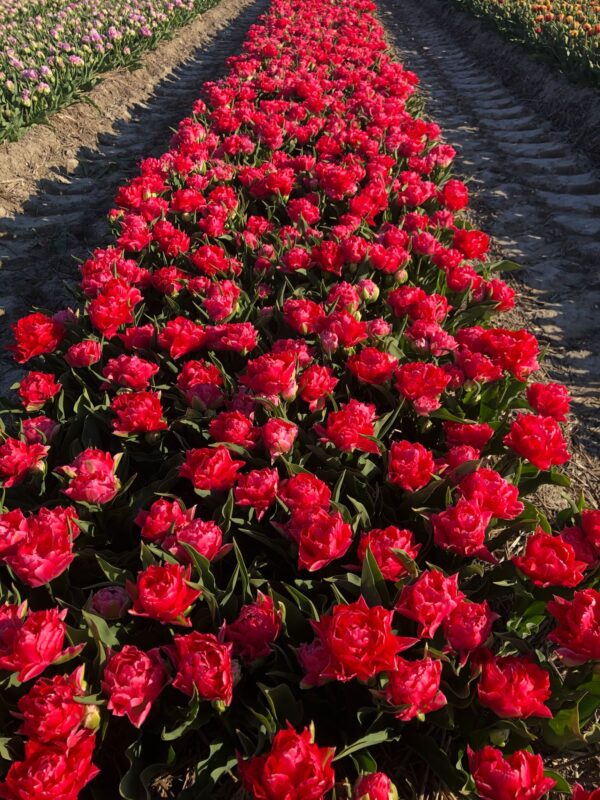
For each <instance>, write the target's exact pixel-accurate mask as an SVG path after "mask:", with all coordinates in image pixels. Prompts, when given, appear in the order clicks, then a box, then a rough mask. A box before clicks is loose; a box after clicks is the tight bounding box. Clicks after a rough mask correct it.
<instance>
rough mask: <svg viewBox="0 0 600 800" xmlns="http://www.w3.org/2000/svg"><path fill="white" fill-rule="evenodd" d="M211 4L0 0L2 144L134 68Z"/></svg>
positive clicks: (200, 0)
mask: <svg viewBox="0 0 600 800" xmlns="http://www.w3.org/2000/svg"><path fill="white" fill-rule="evenodd" d="M211 5H214V0H116V2H113V3H111V4H110V5H108V4H106V3H103V2H100V1H97V2H91V3H88V2H81V0H75V2H65V0H41V2H39V0H24V2H13V1H12V0H1V2H0V142H1V141H2V140H3V139H7V138H9V139H11V138H15V137H18V136H19V135H21V134H22V132H23V129H24V128H26V127H27V126H28V125H30V124H31V123H33V122H39V121H41V120H43V119H45V118H46V117H47V116H48V114H50V113H52V112H54V111H56V110H57V109H59V108H61V107H63V106H65V105H68V104H70V103H72V102H73V101H74V100H75V99H76V98H77V97H79V96H81V94H82V92H84V91H85V90H87V89H89V88H90V87H91V86H93V85H94V83H95V82H96V81H97V80H98V78H99V76H100V75H101V73H103V72H106V71H107V70H111V69H117V68H119V67H131V66H134V65H135V64H136V63H137V62H138V61H139V59H140V56H141V55H142V54H143V53H144V52H145V51H147V50H150V49H152V48H153V47H156V44H157V42H159V41H160V40H161V39H162V38H164V37H165V36H167V35H169V34H170V33H171V32H172V31H173V30H174V29H175V28H177V27H180V26H181V25H184V24H185V23H186V22H189V21H190V20H191V19H193V17H194V16H196V15H197V14H199V13H201V12H202V11H205V10H206V9H207V8H210V7H211Z"/></svg>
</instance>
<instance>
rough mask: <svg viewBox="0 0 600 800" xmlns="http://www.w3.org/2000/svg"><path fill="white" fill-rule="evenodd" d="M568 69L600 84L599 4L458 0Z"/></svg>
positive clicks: (567, 0) (556, 0) (559, 0)
mask: <svg viewBox="0 0 600 800" xmlns="http://www.w3.org/2000/svg"><path fill="white" fill-rule="evenodd" d="M457 2H458V4H459V5H460V6H462V7H464V8H466V9H468V10H469V11H471V12H473V13H474V14H476V15H477V16H478V17H480V18H482V19H484V20H489V21H491V22H492V23H493V24H494V25H495V26H496V27H498V28H499V30H500V31H502V33H504V34H506V35H507V36H508V37H509V38H511V39H512V40H513V41H516V42H519V43H521V44H524V45H525V46H526V47H528V48H531V49H532V50H534V51H535V52H537V53H539V54H540V55H541V56H543V57H544V58H546V59H547V60H549V61H550V62H551V63H553V64H555V65H556V66H559V67H560V68H561V69H563V70H565V72H567V73H569V74H572V75H574V76H576V77H578V78H582V79H584V80H586V81H588V82H591V83H592V84H594V85H596V86H598V85H600V4H599V3H597V2H593V1H590V2H579V1H578V0H542V2H533V0H457Z"/></svg>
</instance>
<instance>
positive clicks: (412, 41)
mask: <svg viewBox="0 0 600 800" xmlns="http://www.w3.org/2000/svg"><path fill="white" fill-rule="evenodd" d="M379 9H380V11H379V13H380V17H381V20H382V22H383V24H384V26H385V27H386V29H387V32H388V38H389V41H390V44H391V45H392V46H393V47H394V48H395V49H396V51H397V52H398V55H399V58H400V60H402V61H403V62H404V63H405V64H406V66H407V67H408V68H409V69H413V70H414V71H415V72H416V73H417V74H418V76H419V79H420V84H421V91H422V93H423V95H424V98H425V102H426V107H427V110H428V113H429V114H430V115H431V117H432V118H433V119H434V120H435V121H436V122H438V123H439V125H440V126H441V128H442V131H443V133H444V136H445V138H446V140H447V141H448V142H449V143H450V144H452V145H453V146H455V147H456V148H457V150H458V157H457V162H456V168H457V171H458V172H460V173H462V174H463V175H464V176H468V180H469V188H470V191H471V194H472V200H473V203H472V204H473V210H474V213H475V216H476V218H477V220H478V222H479V224H481V225H482V227H483V228H484V229H485V230H486V231H487V232H488V233H491V234H492V235H493V236H494V238H495V245H494V246H495V249H496V252H497V254H498V255H500V256H501V257H503V258H508V259H510V260H513V261H516V262H518V263H519V264H521V265H522V266H523V268H524V269H523V271H522V272H521V273H514V274H515V275H517V276H518V277H517V278H516V279H515V282H516V283H517V284H518V285H517V287H516V288H517V289H518V292H519V308H518V311H517V315H516V317H514V318H513V321H514V320H515V319H517V321H518V322H519V323H520V324H521V325H524V326H526V327H527V328H528V329H529V330H531V331H532V332H533V333H535V334H536V335H537V336H538V338H539V339H540V341H541V342H542V344H543V345H545V347H546V348H547V352H546V359H545V367H546V370H547V372H548V374H549V376H550V377H551V378H552V379H554V380H559V381H561V382H563V383H565V384H566V385H567V386H568V387H569V389H570V391H571V394H572V396H573V410H574V419H573V424H572V426H571V431H570V433H571V438H572V441H573V450H574V459H573V465H572V467H571V471H572V477H573V478H574V482H575V484H576V486H577V487H578V488H581V489H583V490H584V492H585V494H586V495H587V497H588V498H589V499H590V500H591V501H593V500H594V498H596V501H597V499H598V496H599V490H600V350H599V342H600V314H599V309H600V274H599V271H598V263H599V261H600V169H599V167H598V165H597V163H596V162H597V160H598V158H600V92H597V91H595V90H593V89H587V88H584V89H582V88H580V87H577V86H575V85H574V84H571V83H570V82H568V80H567V79H566V78H565V77H564V76H562V75H561V74H560V73H559V72H558V71H555V70H553V69H552V68H551V67H550V66H548V65H547V64H544V63H540V62H539V61H537V60H536V59H534V58H532V57H531V56H529V55H528V54H527V53H526V51H525V50H524V49H523V48H520V47H517V46H515V45H512V44H510V43H509V42H507V41H506V40H504V39H502V38H501V37H500V36H499V35H498V34H496V33H494V32H493V31H489V30H487V29H485V28H484V27H483V26H482V25H481V23H480V22H479V21H478V20H476V19H474V18H473V17H471V16H470V15H468V14H466V13H465V12H463V11H460V10H457V9H456V7H455V6H454V5H453V4H452V3H448V2H447V1H446V0H380V2H379ZM547 500H548V501H549V502H552V498H550V497H548V498H547ZM561 502H562V501H561ZM552 504H553V503H552ZM563 505H564V504H563Z"/></svg>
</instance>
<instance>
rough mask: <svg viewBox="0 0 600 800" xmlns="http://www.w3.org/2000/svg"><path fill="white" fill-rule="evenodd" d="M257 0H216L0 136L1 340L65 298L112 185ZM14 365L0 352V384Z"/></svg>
mask: <svg viewBox="0 0 600 800" xmlns="http://www.w3.org/2000/svg"><path fill="white" fill-rule="evenodd" d="M265 6H266V0H222V1H221V2H220V3H219V5H217V6H215V7H214V8H212V9H210V10H209V11H207V12H205V13H204V14H202V15H201V16H199V17H198V18H197V19H196V20H194V22H192V23H191V24H190V25H188V26H186V27H185V28H181V29H180V30H179V31H177V32H176V34H175V35H174V37H173V38H172V39H170V40H168V41H163V42H162V43H161V44H160V45H159V46H158V48H157V49H156V50H154V51H152V52H151V53H148V54H146V55H145V56H144V58H143V59H142V66H141V68H140V69H138V70H136V71H135V72H130V71H127V70H117V71H114V72H109V73H106V75H105V77H104V78H103V80H102V82H101V83H99V84H98V85H97V86H95V87H94V88H93V89H92V90H91V91H90V92H89V94H88V95H87V96H86V98H85V99H84V100H82V101H81V102H78V103H76V104H75V105H72V106H70V107H68V108H66V109H64V110H62V111H60V112H59V113H57V114H55V115H54V116H53V117H51V119H50V121H49V123H48V124H44V125H36V126H34V127H32V128H30V129H29V130H28V131H27V133H26V134H25V135H24V136H23V137H22V138H21V139H20V140H19V141H18V142H4V143H2V144H0V348H1V349H2V351H4V347H5V346H6V344H7V342H8V340H9V337H10V323H12V322H14V320H15V319H17V318H18V317H19V316H21V315H22V314H24V313H26V312H27V311H28V310H30V308H31V307H32V306H40V307H42V308H48V309H50V310H56V309H57V308H60V307H62V306H64V305H65V304H68V303H69V302H72V296H71V292H70V291H69V290H68V289H67V288H66V286H65V282H71V283H73V282H75V281H76V280H77V276H78V270H77V260H82V259H84V258H86V256H87V255H88V254H89V252H90V251H91V250H92V249H93V248H95V247H99V246H101V245H102V244H104V243H106V242H107V241H108V238H109V234H110V230H109V226H108V223H107V221H106V214H107V212H108V210H109V208H110V206H111V201H112V199H113V197H114V194H115V191H116V189H117V188H118V186H120V185H121V184H122V183H123V182H124V181H125V180H126V179H127V178H128V177H130V176H132V175H133V174H135V171H136V169H137V164H138V163H139V161H140V160H141V159H142V158H145V157H147V156H151V155H157V154H159V153H160V152H162V151H164V149H165V148H166V147H167V144H168V141H169V137H170V135H171V131H172V130H173V129H174V128H175V127H176V126H177V123H178V122H179V120H180V119H182V118H183V117H185V116H186V115H187V114H188V113H189V112H190V110H191V106H192V103H193V101H194V100H195V99H196V98H197V97H198V95H199V92H200V88H201V86H202V84H203V83H204V82H205V81H207V80H212V79H214V78H215V77H217V76H218V75H219V74H220V73H221V72H222V71H223V70H224V69H225V66H226V65H225V61H226V59H227V57H228V56H230V55H233V54H234V53H236V52H238V51H239V50H240V48H241V46H242V44H243V41H244V38H245V36H246V33H247V31H248V27H249V26H250V25H251V24H252V23H253V22H254V21H255V20H256V18H257V17H258V15H259V14H260V13H261V12H262V11H263V9H264V8H265ZM18 375H19V370H18V369H17V368H16V366H15V365H14V364H13V362H12V359H10V358H9V357H8V356H7V355H5V353H4V352H1V353H0V393H2V392H3V391H5V390H6V389H7V387H8V386H10V384H11V383H12V382H13V381H14V380H15V379H16V378H17V377H18Z"/></svg>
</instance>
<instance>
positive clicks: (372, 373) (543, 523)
mask: <svg viewBox="0 0 600 800" xmlns="http://www.w3.org/2000/svg"><path fill="white" fill-rule="evenodd" d="M510 1H511V2H512V0H510ZM265 8H266V10H265V11H264V13H262V14H261V15H260V16H259V17H258V20H257V22H256V23H255V24H253V25H252V26H251V27H250V28H249V30H248V32H247V35H246V40H245V45H244V47H243V50H242V52H241V53H240V54H238V55H236V56H233V57H231V58H228V60H227V71H226V73H225V74H224V76H223V77H221V78H219V79H218V80H214V81H209V82H207V83H205V84H204V85H203V86H198V97H197V100H196V102H195V103H194V105H193V107H192V108H189V109H182V119H181V122H180V124H179V126H178V128H177V130H176V131H174V133H173V135H172V138H171V141H170V142H169V143H165V150H164V153H163V154H162V155H158V156H152V157H148V158H146V159H144V160H143V161H142V162H141V163H140V164H139V170H138V173H137V174H136V176H135V177H133V178H132V179H131V180H129V181H128V182H127V183H126V184H124V185H122V186H121V187H120V188H119V190H118V192H117V194H116V197H115V200H114V203H113V205H112V208H111V210H110V213H109V219H110V223H111V226H112V231H113V235H112V239H111V241H110V242H109V243H108V244H106V245H104V246H101V247H97V248H96V249H95V250H94V251H93V252H92V253H90V254H89V257H88V258H87V259H86V260H85V261H84V262H83V263H81V265H80V274H79V277H78V280H79V283H78V286H77V288H76V290H75V297H74V299H73V302H72V304H71V306H70V307H67V308H64V309H61V310H59V311H58V312H53V311H49V310H45V309H43V308H36V309H33V310H32V311H31V312H30V313H27V314H26V315H25V316H22V317H21V318H20V319H18V321H16V322H15V323H14V324H13V325H12V345H11V352H12V356H13V358H14V360H15V362H16V363H17V364H18V365H20V366H21V367H22V368H23V375H22V377H21V378H20V380H19V381H18V383H17V384H16V385H15V386H14V387H13V390H12V394H11V396H10V398H8V400H7V401H6V403H5V404H4V406H3V407H2V408H3V411H2V417H0V419H1V420H3V422H2V426H1V428H0V488H1V490H2V491H1V494H0V592H1V597H0V687H1V697H2V704H1V706H0V714H1V715H2V732H1V734H0V798H4V800H77V798H81V800H109V798H110V800H113V798H124V800H158V799H159V798H181V800H203V799H206V800H209V798H212V799H214V800H225V798H234V799H237V800H242V799H243V798H246V799H247V800H398V798H431V799H432V800H433V798H434V797H435V798H440V797H444V798H446V797H447V798H458V797H464V798H471V799H472V800H475V799H476V798H480V800H515V799H517V800H539V799H540V798H542V797H546V796H548V797H550V798H556V799H557V800H558V798H566V797H568V796H569V797H571V796H572V798H573V800H598V798H599V796H600V787H599V786H598V785H597V770H596V772H595V773H593V774H592V773H589V775H587V776H586V774H585V771H584V772H583V773H582V772H577V773H575V774H574V773H573V772H572V771H571V770H570V769H569V768H567V766H565V768H564V769H563V768H562V767H561V764H563V763H564V764H565V765H567V764H570V763H571V762H572V760H573V758H577V757H579V758H583V757H586V756H588V757H591V758H592V759H593V758H594V756H593V753H594V748H597V747H598V743H599V742H600V717H599V713H600V671H599V669H598V663H599V662H600V591H599V589H600V586H599V578H598V574H599V573H598V566H599V562H600V510H598V509H597V508H595V507H594V505H593V504H592V503H591V502H588V501H587V500H586V498H585V497H584V496H583V495H579V493H576V492H575V491H573V490H572V489H571V488H570V480H571V479H570V477H569V474H568V462H569V459H570V455H571V454H570V449H571V444H570V441H569V435H568V428H569V420H570V418H571V398H570V396H569V391H568V390H567V388H566V387H565V386H563V385H562V384H560V383H557V382H556V381H554V380H549V379H548V378H547V377H545V373H544V372H543V371H542V370H543V348H542V347H541V345H540V343H539V342H538V340H537V339H536V337H535V336H534V335H533V334H532V333H531V332H530V331H528V330H526V329H524V328H522V327H519V325H518V324H517V323H515V322H514V319H515V317H514V309H515V304H516V302H518V297H516V294H515V288H514V285H513V284H511V283H508V282H507V281H506V279H505V277H506V276H504V277H503V273H505V272H507V271H510V270H512V269H514V268H515V266H516V265H515V264H513V263H512V262H510V261H506V260H502V259H499V258H497V257H496V256H494V254H493V249H492V247H491V243H490V238H489V236H488V235H487V234H486V232H484V231H483V230H481V229H480V228H479V227H477V226H476V225H475V224H474V223H473V221H472V220H473V217H472V216H470V214H469V200H470V198H469V189H468V187H467V184H466V183H465V182H464V181H463V180H462V179H461V178H460V177H458V176H457V175H455V174H453V172H452V168H453V161H454V159H455V156H456V152H455V150H454V148H453V147H452V146H451V145H450V144H448V143H446V142H445V141H444V140H443V138H442V131H441V129H440V127H439V126H438V125H437V124H436V123H435V122H433V121H431V120H430V119H429V118H426V117H424V116H422V114H421V109H422V100H421V98H420V96H419V94H418V92H417V87H418V77H417V76H416V75H415V74H414V73H413V72H411V71H409V70H408V69H407V68H405V67H403V65H402V64H401V63H400V62H399V61H398V60H397V59H396V57H395V55H394V53H393V52H392V51H391V50H390V48H389V46H388V45H387V44H386V40H385V38H384V29H383V27H382V25H381V23H380V21H379V17H378V15H377V8H376V6H375V4H374V3H372V2H371V0H270V2H269V4H268V6H265ZM197 9H198V7H197V5H196V4H194V3H192V2H190V3H187V2H185V1H182V2H181V3H167V2H163V1H162V0H153V2H152V3H151V2H150V1H149V0H148V2H135V3H132V2H131V1H130V0H129V1H128V2H124V1H123V0H118V1H117V3H116V4H115V5H114V6H113V7H112V8H111V10H110V19H109V18H107V17H106V16H105V12H104V11H102V7H101V6H100V5H99V4H97V2H94V3H92V4H91V5H87V6H85V11H82V10H81V8H80V5H79V4H78V3H71V4H70V5H68V6H67V5H64V6H61V4H60V3H59V2H58V0H48V2H42V3H41V4H40V3H35V4H34V3H33V2H29V3H27V2H26V3H25V4H24V5H23V6H14V5H9V4H8V3H5V5H3V10H2V14H3V15H4V17H5V18H6V19H10V20H12V21H13V23H14V25H13V23H11V25H10V26H8V28H5V29H4V30H3V32H2V34H1V36H2V37H3V38H2V42H3V47H4V48H5V52H9V50H7V49H6V48H7V45H10V47H11V48H13V51H12V52H13V55H11V56H10V57H9V59H8V61H9V62H10V71H8V69H7V70H5V72H4V73H3V76H2V77H3V80H4V95H3V98H4V99H3V100H2V103H3V104H4V105H3V109H4V111H3V113H4V119H5V121H6V124H7V125H10V124H12V123H11V115H13V114H14V115H15V117H17V116H18V118H19V119H21V120H25V119H27V114H28V113H29V111H27V109H30V110H31V114H32V115H33V114H34V113H37V112H35V102H38V101H37V100H35V101H34V100H32V105H31V106H26V105H24V100H23V98H24V96H25V95H26V94H27V93H30V96H31V97H33V95H34V94H36V92H37V89H36V88H35V87H36V86H37V85H38V84H39V82H40V81H44V82H45V83H47V84H48V86H50V87H55V88H51V90H50V93H49V94H46V92H45V90H44V92H42V93H41V94H42V96H43V97H49V98H51V99H50V100H49V101H48V102H49V103H50V102H51V103H56V105H55V106H53V107H57V106H58V105H59V104H62V102H63V101H65V99H66V98H67V96H68V94H67V93H68V92H71V91H72V87H74V86H75V85H76V84H77V79H76V78H74V77H73V75H74V74H75V71H76V70H77V69H82V70H83V72H84V73H85V74H86V75H87V79H86V81H88V82H89V80H91V79H92V75H93V74H96V73H97V72H98V70H99V69H103V68H105V67H104V66H102V65H106V66H107V67H108V66H109V65H113V66H114V63H115V62H113V61H112V58H113V53H114V54H115V55H114V57H115V58H117V59H121V58H123V57H124V56H125V47H127V48H130V50H131V53H130V54H131V56H132V57H133V56H134V55H135V57H138V55H139V52H140V49H141V48H142V46H145V45H142V43H141V40H140V39H139V37H140V35H141V36H142V37H145V36H146V34H144V33H141V31H142V27H143V26H146V25H148V30H149V34H148V39H150V40H151V39H153V37H157V36H160V35H162V34H161V31H163V32H164V31H166V30H168V29H170V27H171V26H172V25H173V24H179V22H177V23H175V20H180V19H183V18H184V17H187V16H188V15H191V14H192V13H195V11H197ZM20 14H23V15H25V17H23V18H24V19H25V18H26V19H28V20H29V19H33V20H36V19H39V24H38V23H34V24H33V25H29V24H28V25H27V26H23V25H22V24H21V23H19V22H18V20H19V19H20V17H19V15H20ZM134 20H135V22H134ZM108 25H114V26H115V28H114V29H115V30H117V31H118V32H119V37H116V36H115V35H114V34H111V33H110V30H111V28H109V27H107V26H108ZM141 26H142V27H141ZM93 30H94V31H96V32H97V33H98V35H99V38H98V40H96V37H95V36H94V35H92V31H93ZM53 31H55V32H56V33H53ZM62 41H64V42H69V48H68V49H64V50H63V49H61V48H60V46H59V42H62ZM50 42H53V44H52V45H51V44H50ZM110 42H114V50H113V49H112V48H110V47H108V44H109V43H110ZM36 48H39V50H38V49H36ZM59 50H61V52H62V53H63V54H62V55H59V54H58V51H59ZM117 51H118V55H117ZM72 56H74V57H77V58H81V59H82V61H83V64H82V65H78V64H76V63H75V62H74V61H73V59H72ZM44 65H47V66H48V69H49V70H50V74H49V75H48V74H46V73H45V72H42V67H43V66H44ZM33 72H36V77H35V78H34V77H33ZM24 73H27V74H26V75H24ZM44 79H46V80H44ZM11 82H12V83H13V84H14V91H12V90H9V89H7V88H6V87H7V86H8V85H9V84H10V83H11ZM63 83H64V84H65V85H66V86H67V87H69V88H68V89H65V93H64V94H62V95H61V91H62V90H61V89H59V87H61V86H62V85H63ZM84 83H85V82H84ZM78 85H81V84H78ZM55 89H56V91H55ZM11 98H12V99H11ZM15 98H16V99H15ZM60 98H62V99H60ZM40 102H42V101H41V100H40ZM38 108H41V106H39V107H38ZM49 108H50V106H46V110H48V109H49ZM7 109H9V113H7ZM32 119H33V116H32V117H30V118H29V121H31V120H32ZM19 144H20V143H19ZM49 300H50V299H49ZM49 305H50V302H49ZM548 487H552V488H553V489H555V490H556V489H560V491H561V492H562V494H561V498H562V499H561V505H560V507H552V508H551V509H550V508H548V507H547V506H546V505H545V504H544V501H543V497H544V490H545V489H547V488H548ZM589 754H592V755H591V756H589ZM561 759H562V760H561Z"/></svg>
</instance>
